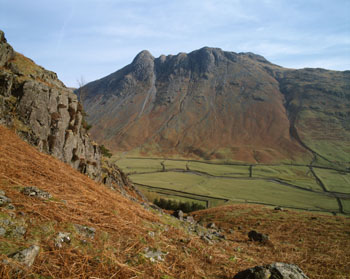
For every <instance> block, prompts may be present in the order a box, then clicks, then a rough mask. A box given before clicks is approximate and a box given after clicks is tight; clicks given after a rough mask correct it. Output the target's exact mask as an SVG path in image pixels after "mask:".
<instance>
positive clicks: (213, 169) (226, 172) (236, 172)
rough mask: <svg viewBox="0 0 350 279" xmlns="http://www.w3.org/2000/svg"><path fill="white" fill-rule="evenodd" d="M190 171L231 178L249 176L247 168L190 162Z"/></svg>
mask: <svg viewBox="0 0 350 279" xmlns="http://www.w3.org/2000/svg"><path fill="white" fill-rule="evenodd" d="M189 168H190V170H194V171H200V172H205V173H207V174H209V175H214V176H232V177H247V176H249V166H238V165H219V164H208V163H202V162H190V163H189Z"/></svg>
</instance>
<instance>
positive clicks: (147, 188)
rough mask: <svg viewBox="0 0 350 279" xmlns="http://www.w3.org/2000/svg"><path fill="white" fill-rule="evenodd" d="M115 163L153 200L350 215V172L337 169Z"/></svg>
mask: <svg viewBox="0 0 350 279" xmlns="http://www.w3.org/2000/svg"><path fill="white" fill-rule="evenodd" d="M116 163H117V164H118V165H119V166H120V167H121V168H122V169H123V170H124V171H125V172H126V173H128V174H129V175H130V178H131V179H132V181H133V182H135V183H136V185H137V186H138V187H139V188H140V189H141V190H143V192H144V193H145V194H146V195H148V196H149V197H150V198H151V199H152V198H153V197H155V196H157V195H158V196H161V197H167V198H172V199H178V200H183V201H195V202H197V203H201V204H203V205H205V206H206V207H213V206H216V205H220V204H227V203H254V204H264V205H271V206H283V207H286V208H291V209H298V210H307V211H318V212H328V213H332V214H334V215H336V214H344V215H348V214H350V173H349V172H346V171H344V170H339V169H336V168H330V167H323V166H313V165H301V164H300V165H295V164H289V165H288V164H274V165H264V164H259V165H249V164H240V163H234V164H225V163H214V162H203V161H194V160H176V159H160V158H140V157H138V158H124V159H121V160H117V162H116ZM152 193H155V194H156V195H152Z"/></svg>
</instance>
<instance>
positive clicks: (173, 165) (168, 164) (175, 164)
mask: <svg viewBox="0 0 350 279" xmlns="http://www.w3.org/2000/svg"><path fill="white" fill-rule="evenodd" d="M187 164H188V162H187V161H174V160H165V161H164V165H165V168H166V169H167V170H169V169H181V170H186V165H187Z"/></svg>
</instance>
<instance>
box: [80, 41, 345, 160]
mask: <svg viewBox="0 0 350 279" xmlns="http://www.w3.org/2000/svg"><path fill="white" fill-rule="evenodd" d="M305 73H309V78H310V82H311V83H313V84H314V85H315V86H313V90H314V91H317V92H318V93H317V94H318V95H319V96H320V98H321V99H322V98H327V96H328V95H329V93H330V91H333V89H334V88H337V90H338V91H340V92H342V94H343V96H348V95H349V94H350V93H349V81H348V78H347V77H348V73H347V72H343V73H342V72H332V71H324V70H322V71H321V70H317V69H316V70H300V71H298V70H289V69H284V68H282V67H279V66H276V65H273V64H271V63H270V62H268V61H267V60H265V59H264V58H263V57H261V56H258V55H254V54H252V53H239V54H237V53H234V52H226V51H222V50H221V49H216V48H208V47H205V48H202V49H199V50H196V51H193V52H191V53H189V54H185V53H180V54H178V55H176V56H172V55H169V56H160V57H159V58H154V57H153V56H152V55H151V54H150V53H149V52H148V51H143V52H141V53H140V54H138V55H137V56H136V58H135V59H134V61H133V62H132V63H131V64H130V65H128V66H126V67H125V68H123V69H121V70H119V71H117V72H115V73H113V74H111V75H109V76H107V77H105V78H102V79H100V80H97V81H94V82H91V83H89V84H87V85H86V86H85V87H83V88H82V89H81V91H80V93H81V94H80V95H81V96H82V97H83V98H82V99H83V100H84V107H85V108H86V110H87V113H88V115H89V118H88V120H89V122H90V123H91V124H93V128H92V130H91V133H92V136H93V137H94V138H95V139H97V140H99V141H101V142H103V143H104V144H106V145H108V146H109V147H110V148H112V149H113V150H114V151H129V150H134V149H138V151H139V152H150V153H151V154H152V153H153V154H154V153H162V154H167V155H171V154H182V155H190V156H199V157H201V158H205V159H215V158H217V159H235V160H240V161H248V162H272V161H283V160H306V161H308V162H310V161H311V159H312V157H313V156H312V154H313V152H312V151H310V149H309V148H308V147H307V146H305V145H304V144H302V143H301V142H300V137H301V135H299V137H297V136H296V135H295V134H294V133H293V131H294V130H295V129H294V125H296V124H299V123H301V122H300V121H301V120H300V119H299V118H300V117H301V116H300V115H301V114H300V111H301V110H300V109H299V110H295V109H294V107H293V106H292V104H293V102H294V101H293V100H294V99H295V98H298V100H299V102H300V104H303V103H304V100H306V99H312V97H311V95H310V94H309V91H310V84H309V83H305V82H303V79H304V78H305V76H306V75H305ZM319 80H322V82H323V83H324V84H326V85H327V88H328V91H327V90H319V89H320V88H324V87H323V85H324V84H322V85H320V87H319V88H318V87H317V86H316V85H317V84H318V81H319ZM334 81H336V85H332V84H333V82H334ZM288 84H289V85H288ZM295 88H299V89H298V90H299V91H298V92H300V93H296V92H295V91H294V89H295ZM291 90H292V91H291ZM329 90H330V91H329ZM297 96H298V97H297ZM335 98H338V97H335ZM334 101H335V102H336V101H337V99H336V100H334ZM342 101H343V102H344V101H345V104H344V108H346V107H347V105H348V104H349V102H350V100H349V98H348V97H345V98H344V100H343V99H342ZM325 107H326V108H327V109H330V108H328V104H327V103H326V104H325V106H324V107H321V108H320V110H322V111H323V110H324V109H325ZM344 111H345V112H344ZM343 113H346V109H343ZM296 114H298V115H299V116H298V117H296ZM346 115H348V114H346ZM335 117H338V116H335ZM345 117H348V116H345ZM296 118H298V120H297V121H296ZM345 122H346V121H345ZM345 122H344V121H342V123H345ZM344 129H347V128H342V129H341V130H342V131H343V130H344ZM305 130H310V127H307V128H306V129H305ZM311 130H313V129H311ZM344 137H345V139H348V138H349V137H348V133H346V134H345V136H344ZM311 140H312V137H311ZM344 151H345V150H344Z"/></svg>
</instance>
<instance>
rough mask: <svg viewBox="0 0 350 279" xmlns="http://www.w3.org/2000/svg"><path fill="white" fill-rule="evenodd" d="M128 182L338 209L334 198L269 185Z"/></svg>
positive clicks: (178, 178) (177, 177)
mask: <svg viewBox="0 0 350 279" xmlns="http://www.w3.org/2000/svg"><path fill="white" fill-rule="evenodd" d="M130 178H131V180H132V181H134V182H135V183H140V184H146V185H152V186H154V187H161V188H167V189H173V190H178V191H183V192H189V193H193V194H198V195H208V196H213V197H220V198H227V199H229V200H233V201H235V200H236V201H239V202H256V203H266V204H272V205H280V206H286V207H296V208H305V209H313V210H325V211H337V209H338V204H337V202H336V200H335V199H334V198H330V197H327V196H324V195H322V194H319V193H314V192H309V191H303V190H300V189H295V188H292V187H288V186H284V185H280V184H278V183H275V182H270V181H263V180H248V179H246V180H245V179H225V178H207V177H204V176H200V175H196V174H191V173H177V172H161V173H156V174H154V173H152V174H134V175H131V176H130Z"/></svg>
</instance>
